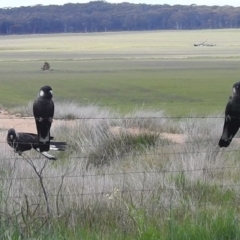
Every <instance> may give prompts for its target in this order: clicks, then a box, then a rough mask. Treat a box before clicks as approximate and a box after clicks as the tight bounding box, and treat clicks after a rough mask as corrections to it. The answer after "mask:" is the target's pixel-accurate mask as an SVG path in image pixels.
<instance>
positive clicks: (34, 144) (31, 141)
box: [7, 128, 67, 160]
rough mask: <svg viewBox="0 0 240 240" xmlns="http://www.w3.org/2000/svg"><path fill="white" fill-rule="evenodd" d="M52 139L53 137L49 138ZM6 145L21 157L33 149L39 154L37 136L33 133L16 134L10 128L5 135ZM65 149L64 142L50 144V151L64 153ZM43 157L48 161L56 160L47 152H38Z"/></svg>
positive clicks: (65, 144)
mask: <svg viewBox="0 0 240 240" xmlns="http://www.w3.org/2000/svg"><path fill="white" fill-rule="evenodd" d="M50 139H53V137H50ZM7 143H8V144H9V146H10V147H12V148H13V149H14V152H16V153H18V154H19V155H21V154H22V153H23V152H25V151H29V150H31V149H35V150H36V151H37V152H40V150H39V149H40V143H39V141H38V135H37V134H34V133H25V132H16V131H15V129H13V128H10V129H9V130H8V134H7ZM66 147H67V143H66V142H55V141H54V142H50V147H49V148H50V150H55V151H65V150H66ZM40 153H41V154H42V155H43V156H45V157H46V158H48V159H50V160H56V157H54V156H52V155H50V154H48V153H47V152H40Z"/></svg>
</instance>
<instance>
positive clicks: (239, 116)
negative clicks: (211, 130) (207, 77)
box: [218, 82, 240, 147]
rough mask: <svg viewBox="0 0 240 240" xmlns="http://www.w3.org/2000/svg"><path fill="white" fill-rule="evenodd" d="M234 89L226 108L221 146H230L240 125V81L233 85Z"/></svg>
mask: <svg viewBox="0 0 240 240" xmlns="http://www.w3.org/2000/svg"><path fill="white" fill-rule="evenodd" d="M232 91H233V93H232V96H230V98H229V101H228V103H227V106H226V109H225V121H224V125H223V133H222V136H221V138H220V140H219V143H218V145H219V147H228V146H229V145H230V143H231V141H232V139H233V137H234V136H235V135H236V133H237V131H238V129H239V127H240V82H237V83H235V84H234V85H233V90H232Z"/></svg>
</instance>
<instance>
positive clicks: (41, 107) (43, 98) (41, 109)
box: [33, 86, 54, 152]
mask: <svg viewBox="0 0 240 240" xmlns="http://www.w3.org/2000/svg"><path fill="white" fill-rule="evenodd" d="M52 96H53V91H52V88H51V87H49V86H44V87H42V88H41V89H40V91H39V96H38V98H37V99H36V100H35V101H34V103H33V115H34V117H35V122H36V127H37V133H38V141H39V144H40V145H39V147H40V152H45V151H49V145H50V128H51V125H52V120H53V115H54V103H53V101H52Z"/></svg>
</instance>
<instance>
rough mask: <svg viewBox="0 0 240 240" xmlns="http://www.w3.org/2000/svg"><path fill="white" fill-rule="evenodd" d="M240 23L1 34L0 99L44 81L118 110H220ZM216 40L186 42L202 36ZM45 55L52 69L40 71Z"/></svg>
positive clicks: (238, 60)
mask: <svg viewBox="0 0 240 240" xmlns="http://www.w3.org/2000/svg"><path fill="white" fill-rule="evenodd" d="M238 34H239V30H203V31H156V32H123V33H92V34H59V35H28V36H25V35H24V36H1V37H0V51H1V55H0V72H1V79H0V103H1V104H2V105H4V106H6V107H14V106H17V105H22V104H26V103H27V102H28V101H29V100H32V99H34V98H35V97H36V94H37V92H38V89H39V88H40V87H41V86H43V85H45V84H48V85H51V86H52V87H53V89H54V98H55V99H56V100H60V101H61V100H65V99H67V100H74V101H76V102H78V103H80V104H86V103H94V104H98V105H100V106H109V107H110V108H114V109H118V110H120V111H121V112H127V111H131V110H132V109H135V108H139V107H141V108H142V107H144V108H147V109H158V110H161V109H163V110H166V111H167V112H168V113H169V114H171V115H174V116H175V115H177V116H179V115H186V114H190V113H192V112H194V113H198V114H203V115H206V114H208V113H211V112H212V111H214V112H215V111H217V112H218V111H223V110H224V108H225V104H226V101H227V100H228V96H229V95H230V94H231V87H232V84H233V83H235V82H236V81H238V80H239V73H240V71H239V64H240V44H239V41H238ZM207 39H208V42H213V43H216V47H193V43H198V42H201V41H204V40H207ZM44 61H48V62H49V63H50V64H51V68H52V71H49V72H42V71H41V69H40V68H41V66H42V64H43V62H44Z"/></svg>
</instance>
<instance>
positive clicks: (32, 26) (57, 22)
mask: <svg viewBox="0 0 240 240" xmlns="http://www.w3.org/2000/svg"><path fill="white" fill-rule="evenodd" d="M193 12H194V14H193ZM239 13H240V9H239V8H233V7H229V6H223V7H220V6H219V7H216V6H211V7H210V6H196V5H190V6H181V5H175V6H170V5H167V4H164V5H147V4H130V3H127V2H124V3H120V4H111V3H108V2H105V1H90V2H89V3H84V4H65V5H63V6H56V5H50V6H42V5H36V6H33V7H20V8H10V9H0V16H1V17H0V34H23V33H24V34H29V33H60V32H63V33H66V32H106V31H133V30H134V31H136V30H158V29H214V28H238V27H239V26H240V25H239V24H240V22H239V19H238V15H239ZM69 15H71V17H69ZM199 41H201V39H200V40H199ZM198 43H200V42H198Z"/></svg>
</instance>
